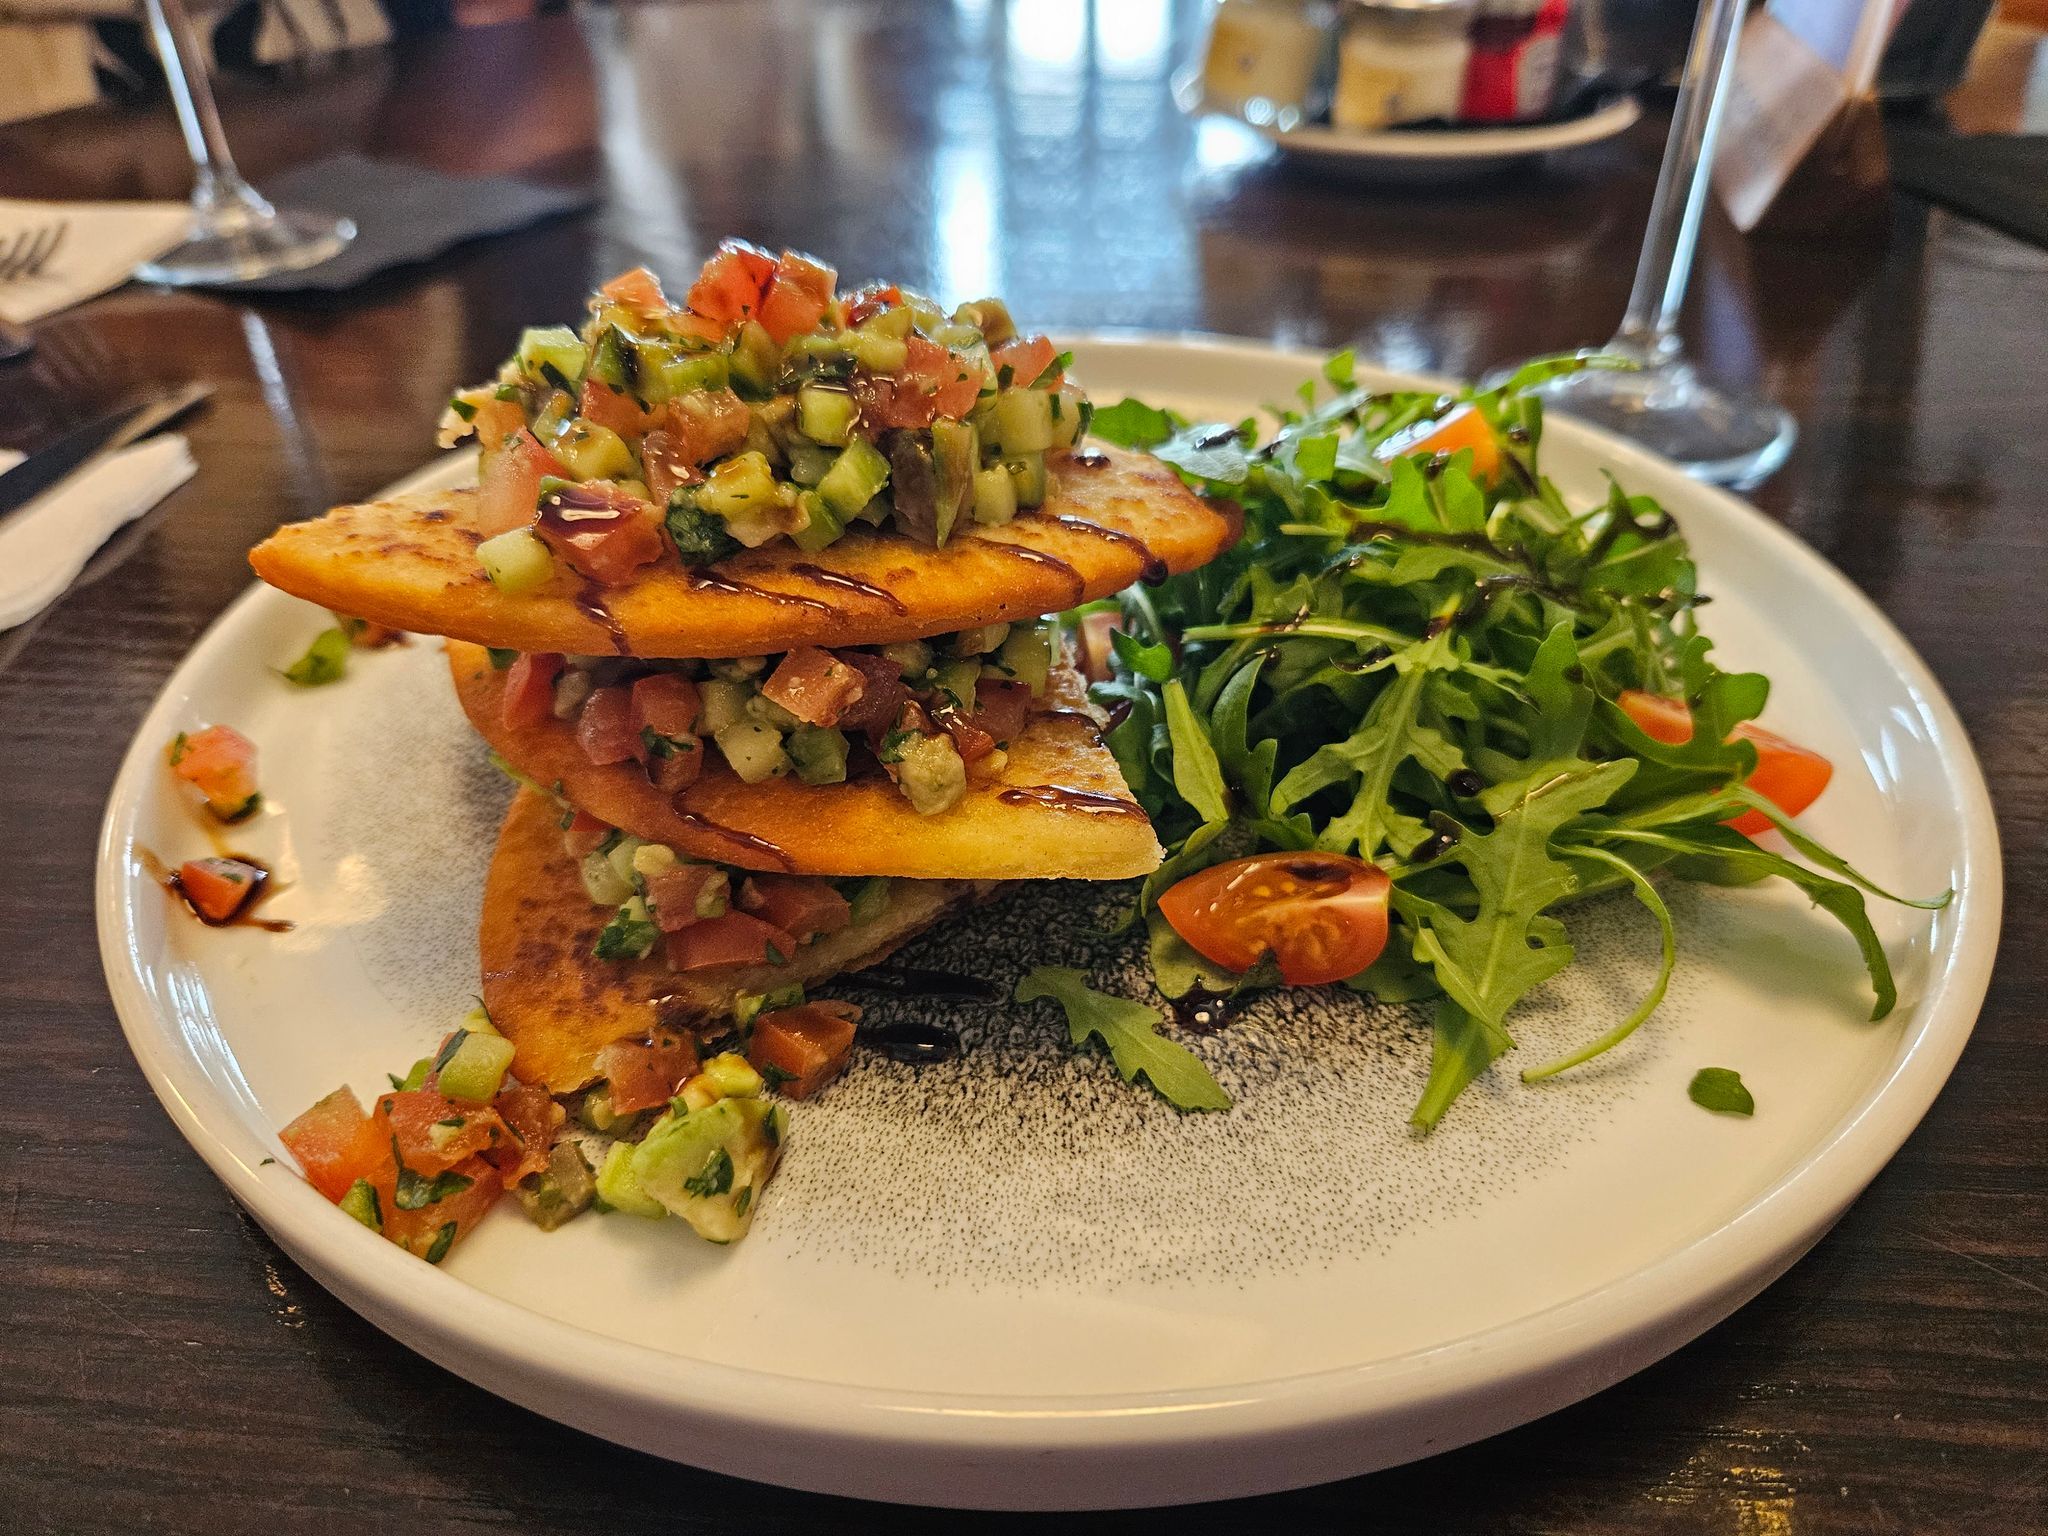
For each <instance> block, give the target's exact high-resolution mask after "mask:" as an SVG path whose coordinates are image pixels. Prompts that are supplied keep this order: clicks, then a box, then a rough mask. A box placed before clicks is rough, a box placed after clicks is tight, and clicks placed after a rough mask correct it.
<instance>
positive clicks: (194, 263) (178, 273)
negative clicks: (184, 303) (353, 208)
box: [135, 202, 356, 288]
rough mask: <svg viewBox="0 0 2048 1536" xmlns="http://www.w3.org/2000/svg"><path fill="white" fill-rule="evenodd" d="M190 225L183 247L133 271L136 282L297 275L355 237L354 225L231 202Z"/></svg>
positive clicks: (180, 283) (177, 283) (179, 284)
mask: <svg viewBox="0 0 2048 1536" xmlns="http://www.w3.org/2000/svg"><path fill="white" fill-rule="evenodd" d="M192 222H193V230H192V235H191V237H190V238H189V239H187V240H186V241H185V243H184V244H183V245H181V246H179V247H178V248H177V249H176V250H172V251H166V252H165V253H164V254H163V255H161V256H159V257H158V258H157V259H156V260H155V261H151V262H145V263H144V264H143V265H142V266H140V267H138V268H136V269H135V276H136V278H137V280H138V281H141V282H145V283H163V284H166V285H168V286H170V287H173V288H190V287H196V286H200V285H214V284H223V283H243V282H248V281H249V280H251V279H252V278H258V277H273V276H275V275H276V274H278V273H280V272H299V271H303V270H304V269H305V268H307V267H314V266H318V265H319V264H320V263H321V262H323V261H326V260H328V259H329V258H331V257H334V256H338V255H340V254H341V252H342V251H343V250H344V249H345V248H346V247H347V245H348V243H349V242H350V241H351V240H353V239H355V237H356V226H355V224H354V222H353V221H351V220H349V219H344V218H337V217H336V216H335V215H333V214H329V213H316V212H314V211H312V210H310V209H302V208H279V209H275V210H272V209H270V208H268V207H261V208H250V207H247V206H245V205H243V204H241V203H235V202H231V203H228V204H226V205H225V206H224V207H222V208H221V209H219V210H218V211H216V212H214V213H211V214H209V213H206V212H203V211H197V212H195V213H194V215H193V221H192Z"/></svg>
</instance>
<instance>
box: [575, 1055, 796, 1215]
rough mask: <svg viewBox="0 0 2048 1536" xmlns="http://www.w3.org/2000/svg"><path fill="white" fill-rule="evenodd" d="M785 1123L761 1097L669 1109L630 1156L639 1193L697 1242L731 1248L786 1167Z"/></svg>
mask: <svg viewBox="0 0 2048 1536" xmlns="http://www.w3.org/2000/svg"><path fill="white" fill-rule="evenodd" d="M757 1081H758V1078H757ZM788 1123H789V1117H788V1112H787V1111H786V1110H784V1109H783V1107H782V1106H781V1105H780V1104H777V1103H773V1102H771V1101H770V1100H768V1099H763V1098H736V1099H720V1100H719V1101H718V1102H717V1103H715V1104H711V1105H707V1106H706V1107H704V1108H702V1109H692V1110H690V1111H688V1112H687V1113H681V1114H679V1113H677V1112H676V1111H674V1110H671V1111H670V1112H669V1113H667V1114H665V1115H663V1116H662V1117H661V1118H660V1119H659V1120H657V1121H655V1122H654V1128H653V1129H652V1130H650V1131H649V1132H648V1133H647V1139H646V1140H645V1141H643V1142H641V1143H640V1145H639V1146H638V1147H636V1148H634V1149H633V1151H632V1158H633V1176H634V1179H635V1180H636V1181H637V1184H638V1189H637V1191H636V1192H637V1193H640V1194H642V1195H643V1197H649V1196H651V1197H652V1198H653V1199H655V1200H658V1201H660V1202H661V1204H662V1205H664V1206H666V1207H667V1208H668V1209H669V1210H670V1211H672V1212H674V1213H675V1214H676V1215H678V1216H680V1217H682V1218H683V1220H685V1221H687V1222H688V1223H689V1224H690V1225H691V1226H692V1227H693V1228H695V1229H696V1232H697V1234H698V1236H700V1237H704V1238H708V1239H709V1240H710V1241H712V1242H714V1243H730V1242H733V1241H735V1240H736V1239H738V1238H741V1237H744V1236H746V1233H747V1228H748V1227H749V1226H750V1225H752V1223H753V1219H754V1211H755V1209H756V1208H757V1207H758V1206H759V1204H760V1193H761V1190H762V1188H763V1187H764V1186H766V1184H767V1183H768V1180H769V1179H770V1178H771V1177H773V1175H774V1173H775V1166H776V1164H777V1163H778V1162H780V1161H781V1158H782V1147H783V1143H784V1142H785V1141H786V1140H787V1139H788ZM607 1166H609V1164H607ZM607 1198H609V1197H607Z"/></svg>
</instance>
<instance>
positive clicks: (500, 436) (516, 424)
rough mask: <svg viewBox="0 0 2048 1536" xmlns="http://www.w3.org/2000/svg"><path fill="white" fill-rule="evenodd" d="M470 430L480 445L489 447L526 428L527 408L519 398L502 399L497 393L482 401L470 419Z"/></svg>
mask: <svg viewBox="0 0 2048 1536" xmlns="http://www.w3.org/2000/svg"><path fill="white" fill-rule="evenodd" d="M469 430H470V431H471V432H473V433H475V434H476V440H477V442H478V444H479V445H481V446H482V447H485V448H489V447H491V446H493V445H494V444H497V443H502V442H503V441H504V440H505V439H506V438H508V437H510V436H511V435H512V434H513V433H515V432H523V431H524V430H526V408H525V407H524V406H522V405H521V404H520V403H519V402H518V401H517V400H500V399H498V398H497V397H496V396H495V395H494V396H491V397H490V398H488V399H486V400H484V401H482V402H480V403H479V404H478V405H477V408H476V415H475V416H474V417H472V418H471V419H470V422H469Z"/></svg>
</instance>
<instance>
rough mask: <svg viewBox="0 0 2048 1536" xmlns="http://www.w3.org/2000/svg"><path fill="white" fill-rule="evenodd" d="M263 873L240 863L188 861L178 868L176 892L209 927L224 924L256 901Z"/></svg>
mask: <svg viewBox="0 0 2048 1536" xmlns="http://www.w3.org/2000/svg"><path fill="white" fill-rule="evenodd" d="M265 878H266V875H265V871H264V870H263V869H262V868H261V867H260V866H258V865H255V864H250V863H247V862H245V861H244V860H241V859H187V860H186V861H185V862H184V863H183V864H180V865H179V866H178V889H179V890H180V891H181V892H182V893H183V894H184V897H185V899H186V900H187V901H189V902H191V903H192V907H193V910H194V911H196V912H197V913H198V914H199V915H200V916H201V917H203V918H205V919H206V920H207V921H208V922H209V923H224V922H226V921H227V920H228V919H229V918H231V917H233V916H234V915H235V914H236V913H237V912H239V911H241V910H242V908H243V907H245V906H247V905H248V904H249V903H250V902H252V901H254V900H255V899H256V895H257V893H258V892H259V891H261V890H262V889H263V882H264V879H265Z"/></svg>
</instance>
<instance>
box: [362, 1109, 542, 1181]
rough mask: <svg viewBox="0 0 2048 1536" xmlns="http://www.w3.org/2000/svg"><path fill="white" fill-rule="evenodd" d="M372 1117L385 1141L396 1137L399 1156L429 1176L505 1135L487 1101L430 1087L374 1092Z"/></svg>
mask: <svg viewBox="0 0 2048 1536" xmlns="http://www.w3.org/2000/svg"><path fill="white" fill-rule="evenodd" d="M371 1118H372V1119H373V1120H374V1121H376V1123H377V1130H378V1133H379V1134H380V1135H382V1136H383V1137H385V1138H386V1140H387V1141H389V1140H392V1139H394V1138H395V1139H396V1142H397V1146H398V1157H399V1160H400V1161H401V1162H403V1163H404V1164H405V1166H406V1167H408V1168H410V1169H411V1170H412V1171H413V1172H414V1173H417V1174H422V1175H425V1176H428V1177H431V1176H432V1175H434V1174H437V1173H439V1172H441V1171H442V1170H443V1169H446V1168H453V1167H454V1166H455V1165H456V1164H457V1163H459V1162H461V1161H463V1159H465V1158H470V1157H475V1156H476V1155H478V1154H479V1153H483V1152H490V1151H494V1150H495V1149H497V1148H498V1147H500V1146H502V1145H504V1143H505V1138H506V1137H507V1136H508V1135H509V1134H510V1132H509V1131H508V1130H507V1128H506V1125H505V1122H504V1120H502V1119H501V1118H500V1117H499V1115H498V1112H497V1110H495V1109H493V1108H492V1107H491V1106H490V1105H488V1104H464V1103H459V1102H457V1101H456V1100H454V1099H450V1098H444V1097H443V1096H442V1095H441V1094H440V1093H439V1092H438V1091H437V1090H435V1089H433V1088H412V1089H406V1090H402V1091H395V1092H392V1093H385V1094H379V1095H378V1096H377V1108H376V1111H375V1112H374V1113H373V1114H372V1116H371Z"/></svg>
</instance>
